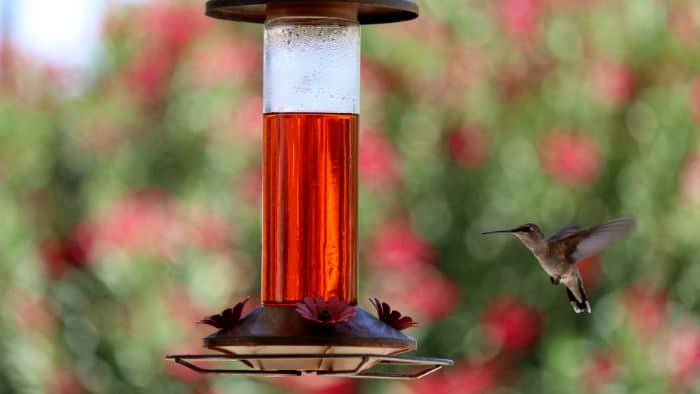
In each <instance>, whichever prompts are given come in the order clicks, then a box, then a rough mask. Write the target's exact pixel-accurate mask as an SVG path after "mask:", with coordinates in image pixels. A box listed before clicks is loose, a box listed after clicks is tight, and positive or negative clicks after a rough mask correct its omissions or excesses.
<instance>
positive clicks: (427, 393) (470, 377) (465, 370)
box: [410, 362, 500, 394]
mask: <svg viewBox="0 0 700 394" xmlns="http://www.w3.org/2000/svg"><path fill="white" fill-rule="evenodd" d="M499 374H500V368H499V367H498V366H497V365H492V364H489V363H475V362H462V363H461V364H459V365H457V366H455V367H452V368H450V369H446V370H442V371H439V372H437V373H434V374H432V375H428V376H427V377H425V378H423V379H421V380H416V381H414V382H411V384H410V387H411V390H412V392H413V393H414V394H453V393H459V394H483V393H489V392H491V391H493V390H495V389H496V388H497V387H498V385H499Z"/></svg>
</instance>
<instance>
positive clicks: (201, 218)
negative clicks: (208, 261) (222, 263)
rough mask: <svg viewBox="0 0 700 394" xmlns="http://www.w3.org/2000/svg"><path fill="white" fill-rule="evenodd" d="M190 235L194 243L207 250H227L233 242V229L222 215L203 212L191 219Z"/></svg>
mask: <svg viewBox="0 0 700 394" xmlns="http://www.w3.org/2000/svg"><path fill="white" fill-rule="evenodd" d="M190 222H191V223H190V224H189V226H191V231H190V232H189V233H190V236H191V240H192V242H193V243H195V244H197V245H198V246H199V247H200V248H201V249H202V250H206V251H212V252H213V251H226V250H229V249H230V248H231V246H232V244H233V238H234V237H233V236H232V234H231V233H232V230H231V228H230V226H229V223H228V222H227V221H226V220H225V218H224V217H222V216H221V215H218V214H215V213H213V212H201V213H199V214H198V215H196V216H194V217H192V218H191V219H190Z"/></svg>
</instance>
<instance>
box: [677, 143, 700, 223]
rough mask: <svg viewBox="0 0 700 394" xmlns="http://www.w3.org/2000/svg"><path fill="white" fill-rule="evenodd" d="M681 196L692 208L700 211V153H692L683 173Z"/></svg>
mask: <svg viewBox="0 0 700 394" xmlns="http://www.w3.org/2000/svg"><path fill="white" fill-rule="evenodd" d="M681 195H682V196H683V198H684V199H685V200H686V201H687V202H688V203H689V204H691V205H692V206H694V207H696V208H698V209H700V152H698V151H695V152H693V153H691V154H690V155H689V156H688V158H687V159H686V160H685V165H684V166H683V171H682V173H681Z"/></svg>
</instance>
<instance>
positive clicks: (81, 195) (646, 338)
mask: <svg viewBox="0 0 700 394" xmlns="http://www.w3.org/2000/svg"><path fill="white" fill-rule="evenodd" d="M419 3H420V5H421V17H420V18H419V19H418V20H416V21H412V22H407V23H402V24H395V25H384V26H372V27H366V28H364V29H363V44H362V45H363V48H362V49H363V55H364V58H363V62H362V80H363V81H362V83H363V86H362V116H361V127H360V128H361V136H360V159H359V160H360V172H361V173H360V178H361V191H360V215H361V221H360V247H361V271H362V276H361V281H360V286H361V288H360V294H361V305H363V306H365V307H366V308H371V306H369V303H368V302H367V300H366V299H367V298H368V297H370V296H378V297H380V298H382V299H385V300H387V301H388V302H389V303H390V304H391V305H392V306H394V307H396V308H398V309H399V310H400V311H402V312H403V313H405V314H408V315H410V316H412V317H413V318H415V319H416V320H418V321H419V322H421V323H422V327H420V328H417V329H411V330H408V334H409V335H412V336H414V337H415V338H416V339H417V340H418V342H419V351H418V353H419V354H421V355H428V356H443V357H451V358H454V359H455V360H456V365H455V366H454V367H452V368H449V369H447V370H445V371H444V373H440V374H435V375H431V376H430V377H428V378H426V379H424V380H421V381H416V382H408V383H406V382H379V381H356V380H333V379H319V378H316V379H314V378H304V379H271V380H255V379H247V378H231V377H205V376H203V375H198V374H196V373H193V372H190V371H189V370H187V369H186V368H183V367H178V366H176V365H174V364H169V363H166V362H165V361H164V360H163V355H165V354H166V353H169V352H198V351H200V350H201V338H202V337H203V336H206V335H208V334H209V333H211V332H212V329H211V327H208V326H202V325H197V324H195V322H196V321H198V320H199V319H201V318H202V317H203V316H204V315H208V314H212V313H216V312H218V311H220V310H222V309H223V308H224V307H227V306H229V305H231V304H232V303H234V302H236V301H238V300H240V299H242V298H244V297H246V296H248V295H252V296H253V297H258V294H259V282H260V270H259V261H260V243H261V239H260V231H261V230H260V226H261V217H260V213H261V201H260V199H261V168H260V160H261V150H262V148H261V119H262V118H261V63H262V53H261V44H262V29H261V27H260V26H259V25H248V24H235V23H226V22H220V21H215V20H212V19H208V18H206V17H205V16H204V14H203V9H204V5H203V1H165V0H155V1H146V0H142V1H133V0H132V1H118V0H111V1H109V0H102V1H90V0H71V1H68V0H66V1H61V2H47V1H41V0H0V4H1V5H2V6H1V7H0V12H1V14H0V34H2V36H1V41H0V300H1V302H0V393H62V394H73V393H112V392H114V393H117V392H119V393H137V392H142V393H159V392H168V393H281V392H294V393H341V394H343V393H365V392H366V393H401V394H403V393H405V394H412V393H413V394H424V393H430V394H441V393H490V392H492V393H685V392H700V379H699V375H700V373H699V372H698V368H699V367H700V321H699V319H698V311H700V264H698V263H699V261H698V257H697V256H699V255H700V242H698V232H699V230H700V141H699V138H698V128H699V126H700V2H697V1H661V0H611V1H595V0H591V1H576V0H473V1H467V0H440V1H427V0H424V1H420V2H419ZM620 215H634V216H636V218H637V220H638V228H637V230H636V231H635V232H634V233H633V234H632V236H630V237H629V238H627V239H626V240H625V241H624V242H620V243H616V244H615V245H614V246H613V247H611V248H609V249H608V250H607V251H606V252H605V253H604V254H603V255H601V256H597V257H594V258H591V259H589V260H587V261H585V262H582V263H580V264H579V268H580V269H581V271H582V274H583V277H584V280H585V283H586V286H587V289H588V293H589V296H590V298H591V301H592V307H593V314H591V315H576V314H574V313H573V311H572V310H571V307H570V305H569V303H568V300H567V299H566V296H565V291H564V289H563V288H562V287H553V286H552V285H551V284H550V283H549V279H548V278H547V276H546V275H545V274H544V273H543V272H542V271H541V269H540V268H539V267H538V265H537V264H536V262H535V260H534V259H533V257H532V256H531V255H530V254H529V252H528V251H527V250H526V249H525V248H523V247H522V246H521V245H520V243H519V242H518V241H517V240H515V239H514V238H513V237H509V236H492V237H489V238H487V237H483V236H481V235H480V232H482V231H485V230H490V229H494V228H503V227H511V226H515V225H519V224H521V223H525V222H535V223H538V224H540V225H541V226H542V227H543V230H544V231H545V233H551V232H553V231H555V230H556V229H558V228H559V227H560V226H563V225H565V224H568V223H572V222H573V223H580V224H582V225H585V226H588V225H593V224H596V223H598V222H600V221H603V220H605V219H608V218H612V217H616V216H620ZM257 303H259V301H258V299H253V302H249V307H252V306H254V305H255V304H257Z"/></svg>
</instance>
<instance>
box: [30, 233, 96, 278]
mask: <svg viewBox="0 0 700 394" xmlns="http://www.w3.org/2000/svg"><path fill="white" fill-rule="evenodd" d="M93 240H94V234H93V228H92V226H90V225H87V224H82V225H79V226H78V227H77V228H76V229H75V230H74V231H73V233H72V234H70V235H68V236H62V237H61V236H58V237H55V238H49V239H46V240H44V241H43V242H42V243H41V246H40V252H41V257H42V261H43V263H44V267H45V270H46V273H47V274H48V276H49V277H50V278H52V279H60V278H61V277H63V275H64V274H65V273H66V272H68V271H69V270H70V269H75V268H78V269H79V268H83V267H85V266H87V265H88V264H89V263H90V259H91V257H92V247H93Z"/></svg>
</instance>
